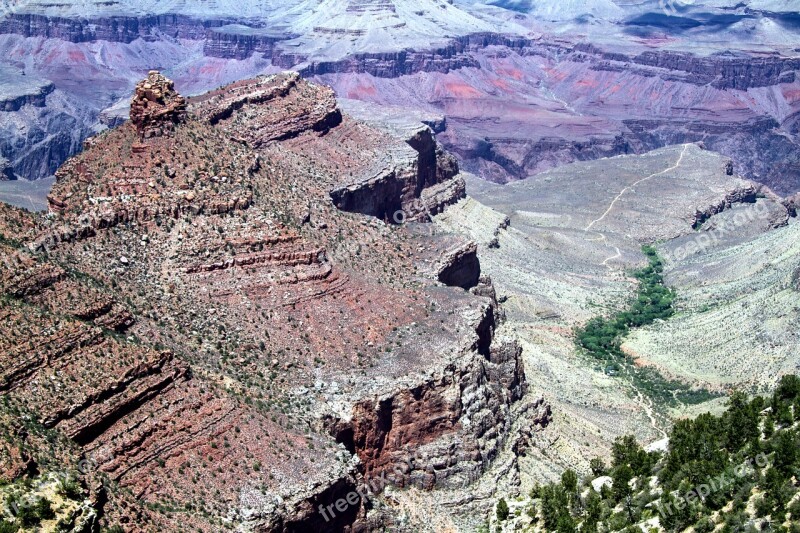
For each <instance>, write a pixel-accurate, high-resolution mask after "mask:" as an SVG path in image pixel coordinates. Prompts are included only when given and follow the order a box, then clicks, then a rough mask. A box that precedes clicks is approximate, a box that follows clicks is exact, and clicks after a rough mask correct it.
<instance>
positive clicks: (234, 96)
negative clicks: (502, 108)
mask: <svg viewBox="0 0 800 533" xmlns="http://www.w3.org/2000/svg"><path fill="white" fill-rule="evenodd" d="M147 84H149V86H146V85H145V84H144V83H142V84H141V85H140V86H139V89H138V91H139V92H137V99H139V101H140V104H139V105H138V106H136V110H137V111H136V112H135V113H134V116H136V117H138V119H137V120H132V121H130V122H128V123H126V124H123V125H121V126H120V127H119V128H117V129H115V130H112V131H109V132H105V133H103V134H101V135H99V136H97V137H94V138H92V139H91V140H89V141H88V142H86V143H85V147H84V152H83V153H81V154H80V155H78V156H76V157H74V158H72V159H70V160H69V161H68V162H67V163H66V164H65V165H64V166H63V167H62V168H61V169H60V170H59V172H58V174H57V182H56V184H55V186H54V187H53V190H52V192H51V195H50V198H49V200H50V206H51V213H50V215H49V216H47V217H44V216H42V217H40V216H36V215H32V214H30V213H23V212H21V211H17V210H13V209H10V208H3V209H0V234H2V235H7V234H13V235H15V238H16V240H13V241H12V240H11V239H8V238H6V237H3V239H2V240H0V243H2V244H0V258H2V264H1V265H0V266H2V270H1V271H0V272H2V276H0V294H2V296H3V298H2V299H0V330H2V332H3V336H2V339H3V340H2V346H0V347H1V348H2V350H0V354H2V356H1V357H2V358H3V361H2V362H3V365H2V367H3V368H4V369H5V370H4V372H3V373H2V376H0V389H2V390H3V391H4V392H5V393H6V394H7V395H8V396H9V398H10V401H11V402H12V403H13V404H14V405H21V406H27V408H28V409H30V411H31V412H32V413H33V414H32V415H31V416H32V417H33V418H34V419H35V420H36V421H37V423H38V424H41V426H42V428H43V430H46V431H54V432H56V433H57V434H58V435H61V436H62V437H64V438H65V439H71V442H72V446H73V447H74V448H70V452H69V453H71V454H75V455H78V456H81V455H83V456H86V457H88V458H90V459H91V461H92V462H93V463H92V464H93V465H95V468H96V470H97V471H98V472H102V479H106V480H107V482H106V484H105V486H104V488H103V489H102V490H103V491H104V493H105V494H106V495H107V498H106V499H104V500H102V501H100V500H98V502H100V503H99V504H98V506H99V508H100V510H101V511H102V515H103V517H104V521H105V524H107V525H112V524H120V525H122V526H123V527H124V528H130V529H132V530H136V531H138V530H146V529H148V528H149V529H154V530H161V531H178V530H181V531H183V530H186V529H187V528H191V529H195V528H201V529H206V530H207V529H214V528H216V527H217V525H218V524H219V523H220V522H221V521H225V522H226V523H230V524H234V525H235V526H236V527H240V528H242V529H245V530H267V531H309V530H315V531H356V530H359V528H364V527H367V524H368V519H367V514H366V513H367V509H368V507H369V506H370V505H369V504H368V503H366V502H362V500H361V499H360V498H358V499H357V500H356V501H355V503H352V504H348V506H347V508H346V510H345V511H337V512H336V513H335V516H334V517H333V518H331V517H330V516H328V517H327V518H326V515H323V514H321V513H320V506H322V508H323V509H325V508H326V507H328V506H335V505H336V503H337V502H338V501H339V500H340V499H341V498H346V499H348V500H349V499H351V498H352V497H351V496H349V494H350V493H351V492H353V491H354V490H356V489H357V488H358V487H360V486H361V485H362V484H364V483H367V482H372V481H374V479H373V477H374V476H380V475H382V474H383V473H390V472H391V473H394V472H395V471H398V472H399V471H401V470H399V469H401V468H403V465H407V468H406V469H405V470H402V472H403V475H399V476H398V477H393V478H392V482H393V483H395V484H396V485H397V486H398V487H407V486H412V485H413V486H416V487H419V488H421V489H425V490H431V489H434V488H441V487H464V486H468V485H469V484H470V483H472V482H474V481H475V480H476V479H478V478H479V477H480V475H481V473H482V472H483V471H485V470H486V469H487V468H488V467H489V466H490V465H491V464H492V461H494V460H495V459H496V458H497V456H498V454H499V453H500V450H501V449H503V448H504V447H507V446H508V445H509V443H510V442H511V440H510V439H512V434H511V433H512V431H511V428H512V420H511V413H512V411H513V409H514V408H515V405H516V404H517V403H519V402H520V399H521V398H522V396H523V395H524V393H525V389H526V383H525V375H524V369H523V367H522V365H521V356H520V350H519V347H518V346H517V345H516V344H515V343H514V342H513V339H510V338H502V339H498V338H496V336H497V334H496V331H497V328H498V327H499V324H500V323H501V322H502V310H501V309H500V307H499V304H498V302H497V300H496V298H495V295H494V291H493V289H492V287H491V283H490V282H489V281H488V280H487V279H483V280H480V279H479V274H480V267H479V264H478V259H477V255H476V250H475V247H474V245H471V244H469V243H465V242H463V241H462V240H461V239H460V238H456V237H454V236H452V235H445V234H442V233H440V232H430V233H429V234H426V233H425V232H424V231H421V230H420V228H421V227H423V226H429V225H425V224H409V225H404V224H399V223H398V224H394V223H392V224H387V223H385V222H384V221H383V220H379V219H376V218H375V217H371V216H365V215H367V214H377V213H363V214H362V213H356V212H345V211H342V210H340V209H338V208H337V207H336V206H335V205H333V204H332V202H331V201H330V199H331V194H332V191H335V190H337V189H338V188H339V187H340V186H341V184H342V182H343V181H345V180H349V179H351V178H350V176H343V174H345V173H346V172H352V173H353V174H354V177H355V176H356V175H358V176H363V175H365V174H366V173H367V172H368V170H369V169H370V168H371V165H373V164H374V162H375V161H380V162H381V164H384V165H386V166H387V167H391V168H392V172H394V175H395V176H396V183H397V184H399V186H398V187H397V188H396V189H391V188H384V189H379V190H376V191H375V192H374V200H375V203H376V205H385V206H395V205H396V206H397V207H398V208H405V209H410V210H411V209H425V210H430V211H432V212H435V211H437V210H441V209H442V208H443V206H444V205H446V204H447V202H448V201H450V200H448V196H452V195H459V196H460V195H463V191H464V185H463V183H464V182H463V178H461V177H460V176H459V175H458V174H457V172H458V167H457V165H456V164H455V161H454V159H453V158H452V156H449V155H448V154H446V153H445V152H444V151H443V150H442V149H441V147H439V146H438V145H437V144H436V142H435V139H434V137H433V134H432V132H431V130H430V129H429V128H428V127H427V126H424V125H420V124H415V125H413V127H412V125H411V124H409V122H408V121H407V120H406V121H400V122H396V123H394V124H389V125H386V126H383V127H379V123H378V121H375V122H373V123H367V122H365V121H362V120H358V119H356V118H354V117H352V116H349V115H346V114H342V113H341V112H340V111H339V110H338V106H337V105H336V101H335V100H334V99H333V97H332V94H331V92H330V90H328V89H326V88H323V87H320V86H317V85H313V84H310V83H308V82H306V81H304V80H302V79H300V78H298V77H297V76H296V75H291V74H283V75H275V76H270V77H264V78H259V79H256V80H248V81H244V82H239V83H236V84H233V85H231V86H229V87H224V88H222V89H221V90H219V91H216V92H215V93H213V94H211V95H207V96H204V97H198V98H196V99H192V100H191V101H190V102H188V103H187V105H186V107H185V110H184V103H183V102H182V99H180V97H179V96H177V93H174V92H172V91H174V89H173V88H172V85H171V83H169V82H168V81H167V80H164V79H162V78H161V77H160V76H158V75H157V74H156V73H152V74H151V76H150V77H149V78H148V81H147ZM154 88H157V91H155V92H153V93H152V94H150V93H148V92H147V91H151V92H152V91H153V90H154ZM159 95H160V96H159ZM143 137H144V138H143ZM381 195H386V197H382V196H381ZM417 214H424V213H422V212H420V213H417ZM381 218H383V217H381ZM424 218H425V217H422V216H420V217H419V220H424ZM12 232H13V233H12ZM445 251H451V252H452V253H451V254H449V255H447V256H446V257H444V255H443V254H444V252H445ZM420 264H424V265H428V266H427V267H425V268H423V269H418V265H420ZM437 268H438V270H437ZM437 273H442V275H441V276H438V274H437ZM440 277H441V278H442V279H439V278H440ZM448 285H452V286H448ZM465 288H472V291H467V290H464V289H465ZM34 338H35V339H37V340H38V341H37V343H36V344H34V343H33V342H31V340H30V339H34ZM0 414H2V413H0ZM0 418H1V417H0ZM546 423H547V420H546V418H542V419H541V425H542V426H544V425H546ZM514 438H516V437H514ZM0 451H2V450H0ZM415 451H417V452H419V453H414V452H415ZM46 453H47V447H45V446H38V445H37V447H34V448H33V449H32V453H31V455H30V457H17V458H15V459H14V467H13V469H10V470H9V471H11V470H13V471H14V472H15V475H24V474H21V473H22V472H24V471H25V469H26V468H27V467H26V464H28V463H27V462H32V465H33V467H34V468H39V469H40V470H46V469H47V468H49V467H48V466H47V464H46V462H45V460H44V459H43V457H45V456H46ZM65 453H66V452H65ZM408 465H410V466H408ZM86 483H89V479H88V478H87V480H86ZM376 492H377V493H380V492H381V490H377V491H376ZM165 502H170V503H169V505H171V506H176V507H180V508H182V509H190V508H191V509H193V510H194V511H196V512H192V513H188V514H186V515H184V514H181V515H173V514H164V513H161V512H159V509H161V508H162V506H163V505H166V504H165Z"/></svg>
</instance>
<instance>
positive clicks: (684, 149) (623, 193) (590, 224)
mask: <svg viewBox="0 0 800 533" xmlns="http://www.w3.org/2000/svg"><path fill="white" fill-rule="evenodd" d="M688 148H689V145H688V144H684V145H683V151H681V155H680V157H679V158H678V162H677V163H675V164H674V165H673V166H671V167H669V168H666V169H664V170H662V171H661V172H656V173H655V174H650V175H649V176H647V177H644V178H642V179H640V180H637V181H635V182H634V183H632V184H630V185H628V186H627V187H625V188H624V189H622V190H621V191H620V193H619V194H618V195H617V196H616V197H615V198H614V199H613V200H611V204H610V205H609V206H608V209H606V211H605V213H603V214H602V216H601V217H600V218H596V219H594V220H592V221H591V222H590V223H589V225H588V226H586V227H585V228H584V231H590V230H591V229H592V228H593V227H594V225H595V224H597V223H598V222H601V221H603V220H604V219H605V218H606V217H607V216H608V215H609V213H611V211H613V209H614V206H615V205H616V203H617V202H618V201H619V200H620V198H622V197H623V196H624V195H625V193H626V192H628V191H629V190H631V189H633V188H634V187H636V186H637V185H639V184H640V183H644V182H645V181H647V180H651V179H653V178H655V177H657V176H662V175H664V174H666V173H668V172H672V171H673V170H676V169H677V168H679V167H680V166H681V163H683V158H684V156H685V155H686V150H688Z"/></svg>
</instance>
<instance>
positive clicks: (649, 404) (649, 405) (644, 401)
mask: <svg viewBox="0 0 800 533" xmlns="http://www.w3.org/2000/svg"><path fill="white" fill-rule="evenodd" d="M688 149H689V145H688V144H684V145H683V150H682V151H681V155H680V156H679V157H678V161H677V162H676V163H675V164H674V165H672V166H671V167H669V168H666V169H664V170H661V171H659V172H656V173H654V174H650V175H649V176H646V177H644V178H642V179H640V180H637V181H635V182H634V183H632V184H630V185H628V186H627V187H625V188H624V189H622V190H621V191H620V192H619V194H617V195H616V196H615V197H614V199H613V200H611V203H610V204H609V206H608V209H606V210H605V212H604V213H603V214H602V215H601V216H600V217H599V218H596V219H594V220H592V221H591V222H590V223H589V225H588V226H586V227H585V228H584V229H583V231H585V232H586V233H593V234H595V235H597V238H594V239H587V240H588V241H590V242H601V241H602V242H606V243H607V242H608V237H606V235H605V233H602V232H600V231H597V230H593V229H592V228H593V227H594V226H595V224H597V223H599V222H602V221H603V220H605V218H606V217H607V216H608V215H609V214H611V212H612V211H613V210H614V207H615V206H616V205H617V202H619V201H620V199H621V198H622V197H623V196H624V195H625V193H627V192H628V191H630V190H632V189H633V188H634V187H636V186H637V185H639V184H641V183H644V182H645V181H648V180H651V179H653V178H655V177H658V176H663V175H664V174H667V173H669V172H672V171H673V170H676V169H678V168H680V166H681V164H682V163H683V159H684V157H685V156H686V151H687V150H688ZM614 251H615V253H614V255H612V256H611V257H608V258H606V259H605V260H604V261H603V262H602V263H601V264H602V265H603V266H604V267H606V268H607V269H608V270H609V271H612V272H613V271H614V270H615V269H614V267H613V266H611V265H609V263H610V262H611V261H614V260H615V259H619V258H620V257H622V251H621V250H620V249H619V246H614ZM628 374H630V369H629V370H628ZM628 377H629V378H630V377H631V376H630V375H629V376H628ZM630 387H631V390H632V391H633V393H634V400H635V401H636V403H638V404H639V405H640V406H641V407H642V410H643V411H644V413H645V415H646V416H647V419H648V420H649V421H650V425H651V426H652V428H653V429H654V430H655V431H656V433H659V434H660V435H662V436H663V437H664V438H667V437H668V434H667V432H666V431H664V429H662V427H661V425H659V423H658V418H657V416H656V411H655V407H654V405H653V400H652V399H650V398H648V397H647V395H646V394H644V393H642V391H640V390H639V389H638V388H637V387H636V386H635V385H634V384H633V380H632V379H631V382H630Z"/></svg>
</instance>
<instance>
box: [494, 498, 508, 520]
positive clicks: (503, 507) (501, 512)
mask: <svg viewBox="0 0 800 533" xmlns="http://www.w3.org/2000/svg"><path fill="white" fill-rule="evenodd" d="M495 511H496V514H497V520H498V521H500V522H505V521H506V520H507V519H508V515H509V513H510V511H509V509H508V503H506V499H505V498H500V501H499V502H497V509H496V510H495Z"/></svg>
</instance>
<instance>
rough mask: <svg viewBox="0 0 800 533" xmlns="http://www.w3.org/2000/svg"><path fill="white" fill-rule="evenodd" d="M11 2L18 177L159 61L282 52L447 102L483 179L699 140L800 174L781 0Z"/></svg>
mask: <svg viewBox="0 0 800 533" xmlns="http://www.w3.org/2000/svg"><path fill="white" fill-rule="evenodd" d="M661 4H663V3H661ZM11 7H13V9H9V11H8V13H7V15H6V16H5V17H4V18H2V19H0V51H2V52H3V53H2V54H0V57H2V58H5V59H0V65H3V64H5V65H6V67H7V68H8V69H12V70H14V72H15V74H14V75H13V76H12V75H9V76H8V77H7V79H8V80H13V81H12V82H11V85H13V86H14V87H17V88H25V90H24V91H16V92H15V97H14V98H13V99H9V100H8V101H7V105H6V107H8V109H10V111H9V112H7V113H5V112H0V129H2V130H3V131H5V132H7V133H8V135H7V136H6V137H4V138H7V141H6V142H5V143H3V144H2V145H0V155H2V156H4V157H5V158H6V159H8V160H9V161H10V164H11V168H12V171H13V172H12V173H13V174H15V175H18V176H20V177H27V178H38V177H45V176H48V175H51V174H52V173H53V172H54V170H55V169H56V168H57V167H58V165H59V164H60V163H62V162H63V161H64V159H65V158H66V157H67V156H68V155H71V154H73V153H75V152H76V151H77V150H78V149H79V147H80V142H81V141H82V140H83V138H85V137H86V136H88V135H89V134H91V133H92V132H93V131H96V130H97V129H98V128H102V127H105V126H106V125H117V124H119V122H120V121H121V120H122V119H124V118H125V117H127V109H128V107H127V106H128V104H129V98H128V94H129V92H130V90H131V89H132V88H133V87H134V85H135V83H137V82H138V81H139V80H140V79H141V78H142V76H143V75H144V74H145V73H146V72H147V71H148V70H149V69H150V68H153V67H155V66H157V67H158V68H161V69H162V70H164V72H166V73H168V75H169V76H170V77H171V78H173V79H175V80H176V81H177V82H178V83H179V84H180V85H181V87H184V89H183V91H184V92H185V93H186V94H187V95H191V94H197V93H200V92H203V91H206V90H209V89H213V88H215V87H218V86H221V85H224V84H226V83H229V82H232V81H235V80H237V79H242V78H246V77H251V76H253V75H256V74H259V73H262V72H265V71H267V72H277V71H279V70H283V69H295V70H298V71H300V72H301V73H302V74H303V75H305V76H307V77H309V76H310V77H315V78H316V79H317V80H318V81H321V82H324V83H327V84H330V85H331V86H333V88H334V89H335V90H336V92H337V94H338V96H340V97H346V98H352V99H360V100H364V101H370V102H374V103H379V104H381V105H386V104H394V105H402V106H405V107H409V106H410V107H414V108H415V109H416V110H422V111H427V112H431V111H433V112H436V113H438V114H442V115H444V116H446V118H447V119H448V120H447V125H448V128H447V131H446V132H444V133H442V134H440V136H441V139H442V141H443V142H444V143H445V144H446V146H447V147H448V148H449V149H451V150H452V151H453V152H454V153H456V154H457V155H458V157H459V158H460V160H461V163H462V166H463V168H465V169H466V170H469V171H471V172H473V173H476V174H478V175H479V176H481V177H483V178H485V179H489V180H492V181H496V182H507V181H514V180H519V179H525V178H527V177H529V176H530V175H533V174H537V173H540V172H542V171H545V170H547V169H549V168H553V167H556V166H558V165H561V164H564V163H568V162H572V161H576V160H590V159H597V158H602V157H608V156H614V155H619V154H626V153H642V152H645V151H648V150H651V149H654V148H660V147H663V146H666V145H669V144H675V143H682V142H695V141H699V140H703V141H704V142H705V143H706V145H707V146H708V147H709V148H710V149H713V150H717V151H720V152H721V153H724V154H726V155H728V156H731V157H733V158H734V163H735V165H736V171H737V172H739V173H741V174H743V175H745V176H747V177H749V178H753V179H755V180H757V181H760V182H762V183H765V184H768V185H769V186H770V187H772V188H773V189H775V190H777V191H779V192H781V193H784V194H789V193H793V192H796V190H797V189H798V187H800V174H799V173H798V170H797V168H798V160H797V157H798V155H797V154H798V150H797V147H798V127H797V123H798V121H797V117H798V116H800V107H799V106H800V103H798V102H800V96H798V95H800V82H799V81H797V79H796V71H797V70H798V64H797V63H798V59H797V52H796V51H795V50H794V48H796V47H794V46H792V45H791V43H794V42H797V39H798V26H797V24H796V21H794V19H793V18H792V13H791V12H790V10H789V8H787V5H786V4H785V3H781V2H755V1H754V2H749V3H748V2H741V3H734V2H724V1H706V2H694V3H693V4H692V5H691V6H684V7H683V8H682V9H681V10H677V11H675V12H672V11H670V10H666V11H664V10H662V5H660V3H659V2H656V1H652V2H640V3H637V4H636V5H618V3H616V2H612V1H610V0H596V1H593V2H589V3H586V2H566V3H565V2H525V1H507V2H506V1H502V2H494V1H492V2H488V1H487V2H482V3H481V2H478V3H473V2H461V1H456V2H447V1H443V0H380V1H377V0H375V1H373V0H350V1H346V2H340V1H334V0H325V1H303V0H294V1H293V2H288V3H286V2H261V1H256V0H247V1H244V2H229V1H220V2H215V3H213V5H212V4H208V3H196V2H182V1H173V2H148V3H141V2H119V3H114V4H109V3H107V2H81V3H59V4H53V3H51V2H43V1H42V2H39V1H33V2H26V3H25V5H24V6H11ZM18 58H26V59H25V60H24V61H22V60H20V59H18ZM23 72H24V73H25V75H24V76H23V75H22V73H23ZM25 79H27V80H28V81H27V82H25V81H24V80H25ZM88 79H91V80H92V82H91V83H85V80H88ZM36 80H38V81H36ZM32 81H36V82H35V83H31V82H32ZM3 92H4V91H0V94H3ZM6 92H8V93H9V94H10V93H11V92H9V91H6ZM20 124H24V125H25V126H26V127H25V128H20V127H18V126H19V125H20Z"/></svg>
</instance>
